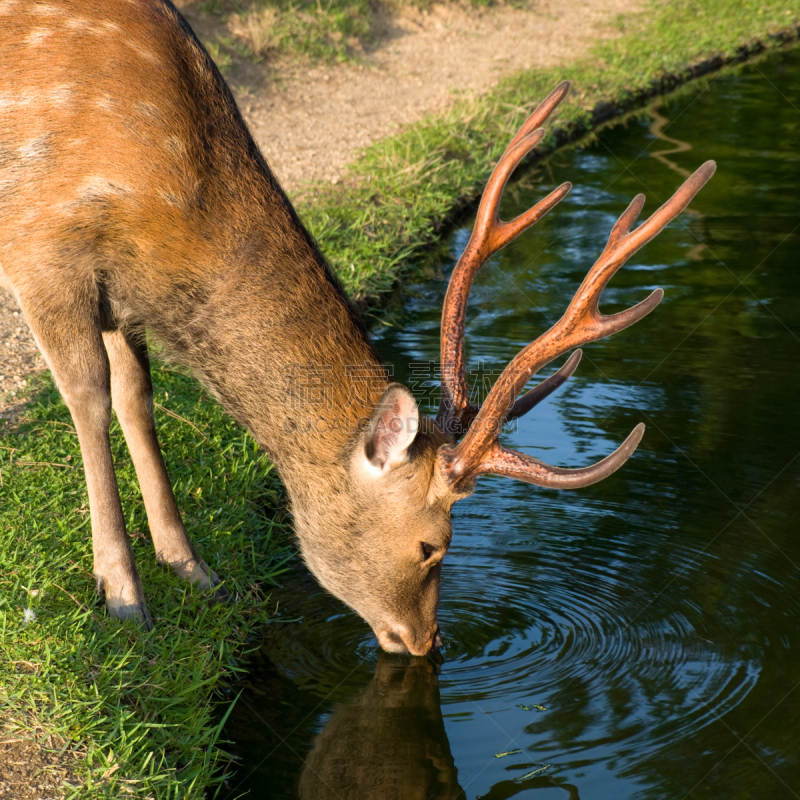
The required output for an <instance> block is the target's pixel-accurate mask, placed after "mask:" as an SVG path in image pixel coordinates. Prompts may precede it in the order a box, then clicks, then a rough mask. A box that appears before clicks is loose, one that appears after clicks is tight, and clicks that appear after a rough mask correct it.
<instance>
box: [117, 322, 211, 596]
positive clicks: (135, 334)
mask: <svg viewBox="0 0 800 800" xmlns="http://www.w3.org/2000/svg"><path fill="white" fill-rule="evenodd" d="M103 341H104V343H105V348H106V352H107V353H108V359H109V361H110V363H111V398H112V403H113V408H114V411H115V412H116V415H117V418H118V419H119V423H120V425H121V427H122V431H123V433H124V434H125V441H126V442H127V443H128V450H129V451H130V454H131V459H132V460H133V466H134V468H135V469H136V477H137V478H138V479H139V486H140V487H141V490H142V497H143V498H144V505H145V509H146V511H147V520H148V523H149V525H150V533H151V535H152V537H153V545H154V546H155V550H156V559H157V560H158V561H159V562H160V563H161V564H168V565H169V566H170V567H171V568H172V569H173V570H174V571H175V572H176V573H177V574H178V575H179V576H180V577H181V578H184V579H185V580H188V581H190V582H191V583H194V584H196V585H197V586H198V587H200V588H202V589H208V588H211V587H213V586H218V585H219V583H220V580H219V578H218V577H217V576H216V574H215V573H214V572H213V571H212V570H211V569H209V567H208V566H207V564H206V563H205V561H203V559H202V558H200V555H199V554H198V552H197V550H195V548H194V546H193V545H192V542H191V541H190V540H189V537H188V536H187V535H186V529H185V528H184V526H183V522H182V521H181V517H180V512H179V511H178V505H177V503H176V502H175V496H174V495H173V493H172V487H171V485H170V482H169V477H168V476H167V470H166V467H165V466H164V460H163V458H162V456H161V448H160V447H159V445H158V439H157V438H156V429H155V423H154V419H153V384H152V382H151V380H150V362H149V360H148V357H147V345H146V344H145V339H144V331H143V330H134V331H122V330H115V331H104V332H103ZM226 596H227V590H226V589H225V588H224V587H222V586H219V588H218V589H217V592H216V597H217V599H224V598H225V597H226Z"/></svg>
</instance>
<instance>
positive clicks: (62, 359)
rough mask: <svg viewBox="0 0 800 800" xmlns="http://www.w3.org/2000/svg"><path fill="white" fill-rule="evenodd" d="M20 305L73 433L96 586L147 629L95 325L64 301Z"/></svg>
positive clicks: (115, 612)
mask: <svg viewBox="0 0 800 800" xmlns="http://www.w3.org/2000/svg"><path fill="white" fill-rule="evenodd" d="M37 305H41V304H37ZM22 307H23V310H24V311H25V312H26V317H27V319H28V322H29V324H30V326H31V329H32V330H33V332H34V334H35V336H36V339H37V341H38V344H39V347H40V349H41V351H42V353H43V355H44V356H45V359H46V360H47V362H48V364H49V366H50V369H51V371H52V373H53V377H54V378H55V381H56V384H57V386H58V388H59V390H60V391H61V395H62V397H63V398H64V402H65V403H66V404H67V407H68V408H69V411H70V414H72V419H73V422H74V423H75V430H76V431H77V433H78V441H79V443H80V448H81V455H82V456H83V467H84V472H85V475H86V486H87V489H88V492H89V510H90V515H91V522H92V549H93V551H94V574H95V580H96V581H97V589H98V592H100V593H101V594H102V595H104V596H105V601H106V607H107V608H108V611H109V613H110V614H111V615H112V616H114V617H118V618H119V619H137V620H139V621H141V622H142V624H143V625H144V626H145V627H146V628H147V629H148V630H149V629H150V628H151V627H152V620H151V618H150V613H149V611H148V610H147V605H146V604H145V601H144V592H143V590H142V581H141V579H140V578H139V573H138V572H137V571H136V564H135V563H134V560H133V552H132V550H131V545H130V540H129V539H128V534H127V532H126V530H125V522H124V519H123V516H122V507H121V505H120V499H119V491H118V489H117V478H116V475H115V474H114V464H113V461H112V458H111V445H110V442H109V437H108V426H109V422H110V418H111V387H110V377H109V364H108V358H107V357H106V351H105V348H104V347H103V341H102V338H101V335H100V331H99V326H97V327H95V320H93V319H91V318H90V319H81V318H80V314H79V313H76V311H75V310H74V309H72V308H70V307H69V306H67V307H61V308H52V307H51V308H50V309H48V313H47V314H41V313H36V312H40V309H39V308H36V309H35V312H34V313H31V311H30V307H29V308H26V303H25V302H24V299H23V303H22Z"/></svg>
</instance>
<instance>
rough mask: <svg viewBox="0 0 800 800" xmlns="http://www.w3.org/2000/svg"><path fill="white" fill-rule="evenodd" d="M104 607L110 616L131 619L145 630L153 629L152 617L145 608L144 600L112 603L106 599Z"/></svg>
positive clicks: (124, 619)
mask: <svg viewBox="0 0 800 800" xmlns="http://www.w3.org/2000/svg"><path fill="white" fill-rule="evenodd" d="M106 608H108V613H109V614H111V616H112V617H116V618H117V619H120V620H123V621H129V620H130V621H133V622H136V623H138V624H139V625H141V626H142V628H144V629H145V630H146V631H151V630H153V618H152V617H151V616H150V612H149V611H148V610H147V605H146V603H145V602H144V601H142V602H141V603H125V604H122V603H112V602H110V601H109V600H106Z"/></svg>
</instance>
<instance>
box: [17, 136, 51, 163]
mask: <svg viewBox="0 0 800 800" xmlns="http://www.w3.org/2000/svg"><path fill="white" fill-rule="evenodd" d="M48 138H49V134H48V135H45V136H37V137H36V138H35V139H31V140H30V141H29V142H26V143H25V144H23V145H22V147H20V148H19V150H18V152H19V154H20V155H21V156H22V158H28V159H37V158H43V157H44V156H45V155H47V151H48V150H49V148H48V146H47V140H48Z"/></svg>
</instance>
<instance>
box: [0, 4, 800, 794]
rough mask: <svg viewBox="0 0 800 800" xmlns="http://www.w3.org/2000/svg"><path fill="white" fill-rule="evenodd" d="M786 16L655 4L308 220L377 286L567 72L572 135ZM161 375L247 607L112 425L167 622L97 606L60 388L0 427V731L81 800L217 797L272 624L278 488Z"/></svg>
mask: <svg viewBox="0 0 800 800" xmlns="http://www.w3.org/2000/svg"><path fill="white" fill-rule="evenodd" d="M787 8H788V6H787V5H786V4H785V3H783V4H781V3H778V2H772V0H764V1H763V2H761V3H760V4H759V5H758V7H751V5H750V4H746V3H744V2H735V1H734V0H728V1H727V2H724V3H723V2H719V1H718V0H702V1H701V2H696V3H688V2H684V1H683V0H677V1H676V2H670V3H663V4H660V3H659V4H656V5H653V6H652V7H651V9H650V10H649V11H648V12H647V13H645V14H643V15H642V16H641V18H640V19H638V20H637V21H636V23H635V26H633V25H631V27H629V28H627V29H625V30H622V31H621V36H620V38H619V39H616V40H613V41H610V42H606V43H603V44H601V45H599V46H598V48H597V49H596V50H595V51H594V53H593V55H592V57H591V58H589V59H586V60H584V61H581V62H579V63H576V64H574V65H572V66H571V67H570V68H569V69H564V70H555V69H553V70H546V71H533V72H529V73H526V74H524V75H520V76H517V77H515V78H514V79H512V80H508V81H506V82H504V83H503V84H502V85H501V86H499V87H498V88H497V89H496V91H493V92H492V94H491V95H490V96H486V97H482V98H478V99H476V100H472V101H464V102H461V103H459V104H458V105H456V106H455V107H454V108H453V109H451V110H450V111H449V112H448V113H447V114H446V115H445V116H444V117H439V118H436V119H431V120H427V121H425V122H423V123H420V124H419V125H416V126H414V127H413V128H412V129H410V130H409V131H407V132H405V133H404V134H402V135H400V136H397V137H394V138H392V139H390V140H387V141H385V142H382V143H379V144H377V145H375V146H374V147H372V148H371V149H370V150H369V152H368V153H367V154H366V156H365V158H364V159H363V160H362V161H360V162H359V163H358V164H357V165H355V166H354V167H353V169H352V170H351V172H350V175H349V176H348V178H347V179H346V180H345V181H344V182H343V184H341V185H338V186H335V187H330V186H324V187H323V186H319V187H311V188H309V189H308V190H307V191H306V192H305V193H304V194H303V196H302V197H300V198H299V205H300V210H301V213H302V214H303V216H304V217H305V219H306V220H307V221H308V223H309V224H310V226H311V227H312V229H313V230H314V233H315V235H316V236H317V237H318V238H319V240H320V242H321V244H322V247H323V249H324V251H325V252H326V253H327V254H328V255H329V256H330V258H331V260H332V262H333V263H334V265H335V267H336V269H337V271H338V272H339V274H340V275H341V277H342V280H343V281H344V283H345V285H346V287H347V288H348V290H349V291H350V292H351V293H352V294H353V295H354V296H357V297H360V298H362V299H367V298H375V297H379V296H380V295H382V294H383V293H385V292H387V291H388V290H389V289H390V288H391V287H392V286H393V285H394V284H395V283H396V282H397V280H398V279H399V278H401V277H402V276H403V275H404V274H407V273H408V271H409V269H410V265H411V264H413V263H414V261H415V259H417V258H418V257H419V256H420V255H422V254H423V253H425V252H427V251H428V250H429V248H430V247H431V245H432V244H433V243H435V242H436V241H437V238H438V237H439V232H440V231H441V229H442V227H443V226H444V225H445V224H446V221H447V220H448V218H450V217H451V216H452V214H453V213H454V210H456V209H458V208H459V207H460V206H463V203H464V202H466V201H468V200H469V199H470V198H473V197H474V196H476V195H477V193H478V192H479V190H480V186H481V184H482V182H483V181H484V180H485V178H486V175H487V174H488V171H489V170H490V168H491V165H492V163H493V161H494V159H496V158H497V156H498V155H499V153H500V152H501V151H502V150H503V149H504V147H505V145H506V143H507V141H508V139H509V137H510V135H511V134H512V133H513V131H514V130H515V128H516V126H517V125H518V124H519V123H520V122H521V120H522V118H523V117H524V116H525V115H526V113H527V112H528V110H529V109H530V107H531V105H532V104H534V103H535V102H536V101H537V100H538V99H540V98H541V97H542V96H544V94H546V92H547V91H549V89H550V88H552V87H553V86H554V85H555V84H556V83H558V82H559V81H560V80H562V79H563V78H570V79H571V80H572V81H573V84H574V91H573V94H572V98H571V100H570V101H569V102H568V104H567V105H566V106H565V107H564V108H563V109H562V111H561V112H560V116H559V118H558V121H557V126H558V129H559V130H560V131H561V133H560V134H558V136H560V138H561V139H562V140H563V139H565V138H567V137H568V136H576V135H579V134H580V133H581V132H582V131H586V130H587V129H589V128H590V127H591V126H592V125H593V124H594V123H595V122H596V121H597V119H599V118H601V117H603V116H606V115H608V114H611V113H614V112H615V111H616V110H617V109H622V108H626V107H630V106H632V105H634V104H636V103H638V102H641V100H642V98H643V97H644V96H645V95H646V94H647V93H648V92H652V91H655V90H656V89H658V88H661V87H663V86H665V85H670V84H671V83H673V82H675V81H677V80H679V79H683V78H685V77H687V76H690V75H691V74H692V70H691V69H690V67H691V66H692V65H697V64H701V63H702V62H708V63H710V64H712V65H713V64H714V63H721V62H722V61H724V60H731V59H734V58H735V57H736V55H737V52H739V51H740V48H741V47H742V46H745V45H746V46H749V47H751V48H752V47H753V45H754V44H755V43H756V42H757V41H758V42H762V43H763V45H764V46H772V45H773V44H777V42H778V40H777V39H775V40H772V39H770V38H769V37H768V34H769V33H776V32H778V31H786V30H789V29H791V28H792V26H795V25H797V24H798V22H800V7H796V6H792V7H791V9H789V10H790V13H788V14H787V13H786V12H787ZM723 15H724V16H723ZM715 58H717V59H720V61H719V62H714V61H709V59H715ZM556 138H557V137H556V134H553V135H552V136H551V139H550V146H552V144H553V143H554V142H555V141H556ZM154 379H155V383H156V386H157V397H156V400H157V402H158V403H159V406H160V408H159V412H158V413H159V427H160V431H161V440H162V444H163V446H164V451H165V455H166V458H167V460H168V468H169V470H170V474H171V476H172V479H173V483H174V486H175V493H176V496H177V498H178V502H179V505H180V507H181V509H182V511H183V514H184V518H185V521H186V523H187V527H188V528H189V529H190V531H191V534H192V536H193V538H194V539H195V541H196V543H197V545H198V547H199V548H200V550H201V552H203V554H204V555H205V557H206V558H207V559H208V561H209V562H210V563H212V564H214V566H215V567H216V568H217V570H218V571H219V572H220V574H222V575H223V576H224V577H225V578H226V579H227V581H228V585H229V586H230V587H231V588H232V589H233V591H234V592H235V593H236V594H237V595H238V600H237V601H236V602H234V603H231V604H228V605H225V606H208V604H207V602H206V599H205V598H204V597H203V596H202V595H201V594H195V593H194V592H192V591H191V590H189V589H187V588H186V587H185V586H184V584H182V583H181V582H180V581H178V580H177V579H174V578H173V577H172V576H171V575H170V574H169V573H168V572H167V571H166V570H164V569H162V568H160V567H158V566H157V565H156V564H155V561H154V558H153V555H152V547H151V546H150V543H149V542H148V541H147V534H146V531H147V525H146V520H145V515H144V510H143V506H142V502H141V497H140V494H139V490H138V487H137V485H136V482H135V477H134V473H133V468H132V466H131V464H130V460H129V457H128V454H127V451H126V450H125V447H124V443H123V440H122V437H121V435H120V432H119V430H118V428H117V427H116V426H115V428H114V430H113V431H112V442H113V447H114V449H115V452H114V457H115V462H116V464H117V470H118V477H119V482H120V491H121V495H122V498H123V506H124V509H125V513H126V522H127V525H128V529H129V530H130V531H131V532H132V535H133V539H134V550H135V553H136V558H137V563H138V564H139V567H140V571H141V573H142V578H143V581H144V584H145V588H146V593H147V598H148V602H149V605H150V609H151V612H152V613H153V615H154V617H155V619H156V627H155V629H154V631H153V632H151V633H149V634H142V633H141V632H140V631H138V630H136V629H133V628H130V627H127V626H124V625H121V624H119V623H117V622H115V621H113V620H111V619H109V618H108V617H107V616H106V615H105V612H104V610H103V608H102V606H101V605H99V604H98V603H97V601H96V600H95V598H94V595H93V591H92V580H91V575H90V574H89V573H90V570H91V553H90V531H89V520H88V513H87V501H86V490H85V486H84V482H83V471H82V469H81V464H80V455H79V450H78V444H77V439H76V436H75V433H74V430H73V429H72V426H71V421H70V418H69V414H68V412H67V411H66V409H65V407H64V406H63V404H62V403H61V402H60V400H59V399H58V397H57V394H56V393H55V392H54V390H53V388H52V385H51V383H50V382H49V381H48V380H47V379H44V380H43V381H42V383H41V385H40V387H39V390H38V393H37V399H36V401H35V402H34V404H33V405H32V406H31V407H30V408H29V410H28V412H27V416H26V421H24V422H23V423H22V424H20V425H17V426H11V425H6V427H5V428H4V429H0V564H2V566H3V569H2V573H0V626H1V627H0V630H1V631H2V632H0V653H1V654H2V655H0V720H2V722H0V726H6V729H11V730H13V728H14V726H15V725H16V726H22V727H23V728H24V729H26V730H30V729H32V728H35V733H36V735H37V736H38V737H40V738H42V739H46V740H47V746H48V747H52V748H54V749H62V748H63V749H65V750H67V751H69V752H71V753H73V754H75V756H76V760H75V765H74V771H75V773H76V775H77V776H78V777H79V778H80V781H81V785H80V786H77V787H76V788H75V789H74V790H73V791H72V792H71V794H72V795H74V796H79V797H108V798H119V797H125V796H135V797H154V798H159V800H160V798H199V797H201V796H203V794H204V792H205V791H206V790H207V788H208V787H211V790H210V791H209V792H208V794H209V795H211V794H213V787H214V785H215V782H218V781H219V779H220V775H221V768H222V767H223V766H224V761H223V757H222V755H221V751H220V750H219V749H218V747H217V746H216V744H215V742H216V740H217V737H218V733H219V727H218V725H216V724H215V722H214V718H215V717H214V714H213V711H214V708H213V704H214V703H215V702H217V703H218V702H220V700H221V702H223V703H230V702H231V701H232V699H233V698H228V697H226V696H224V695H222V696H221V697H220V695H219V694H218V693H219V692H220V690H221V689H224V686H225V683H226V680H227V679H228V678H229V677H230V676H231V674H232V672H233V671H234V670H236V669H237V668H238V665H240V664H241V663H242V658H243V656H244V654H245V653H246V651H247V647H248V645H247V641H248V637H249V636H250V635H251V634H252V633H253V632H254V631H255V630H257V628H258V627H260V626H262V625H264V624H266V623H267V622H268V621H269V618H270V611H271V606H270V605H269V604H266V603H265V599H266V598H267V597H268V595H269V587H270V585H271V582H272V581H274V579H275V578H276V576H277V575H278V574H279V572H280V569H281V565H282V562H283V560H284V559H285V558H286V555H287V549H286V548H287V542H288V536H287V529H286V527H285V525H284V524H283V522H281V521H280V519H281V514H280V509H281V508H282V495H281V489H280V486H279V484H278V482H277V479H276V477H275V475H274V473H273V472H272V471H271V468H270V465H269V464H268V463H267V462H266V461H265V460H264V459H263V458H262V457H261V456H260V455H259V453H258V451H257V449H256V448H255V446H254V444H253V443H252V441H250V440H249V439H248V437H247V436H246V435H245V434H243V433H242V431H240V430H239V429H237V428H236V427H235V426H234V425H233V424H232V423H231V422H230V421H229V420H228V419H227V418H226V417H225V416H224V415H223V414H222V412H221V411H220V409H219V408H218V407H217V406H216V405H215V404H214V403H213V402H212V401H210V400H209V399H207V397H206V396H205V395H204V394H203V393H202V391H201V390H200V388H199V387H198V386H197V385H196V384H195V383H194V382H192V381H191V380H190V379H188V378H186V377H185V376H183V375H181V374H180V373H178V372H175V371H174V370H173V369H171V368H168V367H163V366H162V367H160V368H159V369H157V370H156V371H155V375H154ZM164 409H167V411H165V410H164ZM26 609H30V611H31V612H33V614H31V613H27V614H26ZM33 615H35V618H34V616H33Z"/></svg>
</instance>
